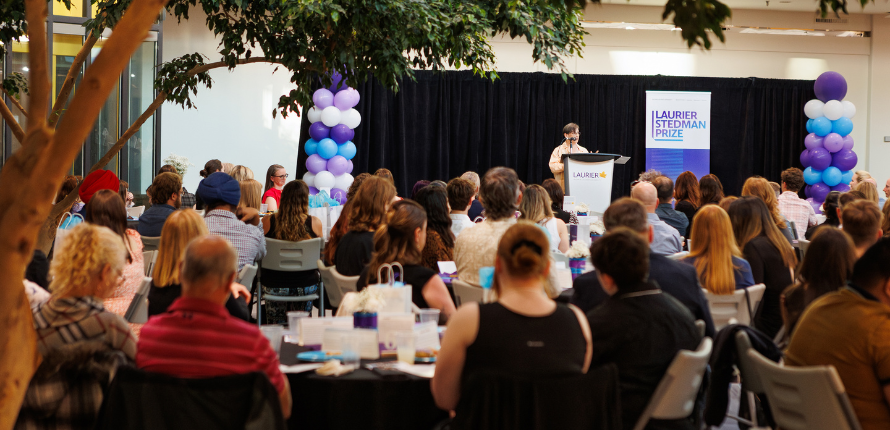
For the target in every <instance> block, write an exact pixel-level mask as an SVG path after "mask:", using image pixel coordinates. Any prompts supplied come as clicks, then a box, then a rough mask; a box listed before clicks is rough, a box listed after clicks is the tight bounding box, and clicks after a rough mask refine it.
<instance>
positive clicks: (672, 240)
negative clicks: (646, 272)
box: [630, 182, 683, 255]
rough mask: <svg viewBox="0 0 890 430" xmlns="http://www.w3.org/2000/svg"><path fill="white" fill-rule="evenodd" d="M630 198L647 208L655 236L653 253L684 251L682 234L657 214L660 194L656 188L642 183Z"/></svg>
mask: <svg viewBox="0 0 890 430" xmlns="http://www.w3.org/2000/svg"><path fill="white" fill-rule="evenodd" d="M630 196H631V198H633V199H634V200H638V201H639V202H640V203H642V204H643V206H645V207H646V215H647V216H648V218H649V225H651V226H652V230H653V234H654V237H653V239H652V246H651V249H652V252H654V253H656V254H662V255H669V254H676V253H678V252H680V251H682V250H683V242H682V241H681V240H680V233H679V232H678V231H677V229H675V228H673V227H671V226H669V225H668V224H667V223H666V222H664V221H662V220H661V218H659V217H658V215H656V214H655V209H657V208H658V193H657V191H656V190H655V186H654V185H652V184H650V183H648V182H640V183H639V184H637V185H636V186H634V187H633V189H632V190H631V191H630Z"/></svg>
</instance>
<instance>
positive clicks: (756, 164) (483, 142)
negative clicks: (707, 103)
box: [297, 71, 815, 198]
mask: <svg viewBox="0 0 890 430" xmlns="http://www.w3.org/2000/svg"><path fill="white" fill-rule="evenodd" d="M415 76H416V81H412V80H410V79H403V80H402V81H401V84H400V85H401V87H400V91H399V92H398V93H397V94H394V93H392V92H391V91H389V90H388V89H386V88H384V87H383V86H381V85H380V83H379V82H377V81H376V80H371V81H368V82H366V83H365V84H363V85H361V86H359V87H358V88H357V90H358V91H359V93H360V94H361V102H360V103H359V104H358V106H356V109H357V110H358V111H359V112H360V113H361V115H362V123H361V125H360V126H359V127H358V128H356V130H355V132H356V133H355V138H354V139H353V141H354V142H355V145H356V147H357V148H358V153H357V155H356V156H355V158H354V159H353V163H354V170H353V172H352V174H353V175H358V174H359V173H361V172H369V173H373V172H374V171H375V170H377V169H378V168H380V167H386V168H388V169H389V170H391V171H392V172H393V176H394V177H395V181H396V187H397V188H398V191H399V195H402V196H408V195H410V191H411V189H412V187H413V186H414V183H415V182H416V181H418V180H421V179H426V180H435V179H441V180H444V181H448V180H449V179H451V178H454V177H456V176H459V175H460V174H462V173H463V172H465V171H468V170H472V171H475V172H478V173H479V175H480V176H482V175H483V174H484V173H485V171H486V170H488V169H489V168H491V167H494V166H508V167H511V168H513V169H515V170H516V172H517V173H518V174H519V178H520V179H521V180H523V181H524V182H526V183H527V184H540V183H541V182H543V181H544V179H547V178H551V177H553V175H552V174H551V173H550V169H549V168H548V167H547V162H548V161H549V158H550V153H551V152H552V151H553V148H554V147H556V146H557V145H558V144H559V142H560V140H561V139H562V127H563V126H564V125H565V124H567V123H569V122H574V123H577V124H578V125H579V126H580V128H581V139H580V141H579V143H580V144H581V145H582V146H584V147H586V148H587V149H589V150H590V151H591V152H593V151H595V150H599V151H600V152H605V153H615V154H622V155H627V156H630V157H632V158H631V161H629V162H628V163H627V164H626V165H624V166H616V167H615V180H614V182H613V190H612V196H613V198H618V197H621V196H623V195H627V194H628V192H629V184H630V182H631V181H633V180H634V179H636V177H637V176H638V175H639V174H640V173H641V172H643V171H644V170H645V167H646V143H645V132H646V122H645V121H646V91H647V90H661V91H710V92H711V124H712V131H711V172H712V173H714V174H716V175H717V176H718V177H719V178H720V180H721V181H722V182H723V186H724V188H725V191H726V194H727V195H738V194H739V192H740V191H741V187H742V185H743V184H744V181H745V179H747V178H748V177H750V176H753V175H760V176H763V177H765V178H767V179H768V180H771V181H778V180H779V176H780V174H781V172H782V170H784V169H786V168H788V167H791V166H797V167H801V165H800V161H799V155H800V152H801V151H803V149H804V144H803V141H804V137H805V136H806V134H807V132H806V120H807V118H806V116H805V115H804V113H803V107H804V104H805V103H806V102H807V101H808V100H810V99H813V98H815V94H814V92H813V81H800V80H780V79H760V78H695V77H668V76H611V75H575V79H574V80H572V79H570V80H569V81H568V82H567V83H566V82H563V80H562V78H561V77H560V76H559V75H556V74H550V73H501V74H500V79H498V80H496V81H494V82H492V81H490V80H486V79H482V78H479V77H476V76H473V74H472V73H471V72H469V71H452V72H444V73H437V72H426V71H418V72H416V75H415ZM308 130H309V122H308V120H307V119H306V117H305V111H304V115H303V121H302V126H301V134H300V136H301V141H302V142H305V141H306V140H308V139H309V131H308ZM301 148H302V144H301ZM306 158H307V156H306V154H305V152H303V151H302V150H301V153H300V157H299V161H298V165H297V177H298V178H300V177H302V176H303V174H304V173H305V172H306V167H305V163H306Z"/></svg>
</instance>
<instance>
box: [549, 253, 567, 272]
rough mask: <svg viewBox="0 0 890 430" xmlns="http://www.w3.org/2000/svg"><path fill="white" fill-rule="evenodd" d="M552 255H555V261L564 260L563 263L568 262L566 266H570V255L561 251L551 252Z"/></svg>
mask: <svg viewBox="0 0 890 430" xmlns="http://www.w3.org/2000/svg"><path fill="white" fill-rule="evenodd" d="M550 255H552V256H553V261H555V262H560V261H562V262H563V263H565V264H566V268H568V267H569V257H568V256H566V255H565V254H563V253H561V252H551V253H550Z"/></svg>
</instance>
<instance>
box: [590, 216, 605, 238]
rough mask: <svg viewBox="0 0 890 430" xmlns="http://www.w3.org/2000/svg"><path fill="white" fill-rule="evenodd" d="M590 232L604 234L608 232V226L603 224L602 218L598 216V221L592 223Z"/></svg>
mask: <svg viewBox="0 0 890 430" xmlns="http://www.w3.org/2000/svg"><path fill="white" fill-rule="evenodd" d="M590 232H591V233H593V234H596V235H598V236H602V234H603V233H605V232H606V226H605V225H604V224H603V219H602V218H599V217H597V220H596V221H592V222H591V223H590Z"/></svg>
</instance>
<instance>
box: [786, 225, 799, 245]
mask: <svg viewBox="0 0 890 430" xmlns="http://www.w3.org/2000/svg"><path fill="white" fill-rule="evenodd" d="M788 227H789V228H791V237H793V238H794V240H799V239H800V238H799V237H797V236H798V234H799V233H798V232H797V224H795V223H794V221H788Z"/></svg>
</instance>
